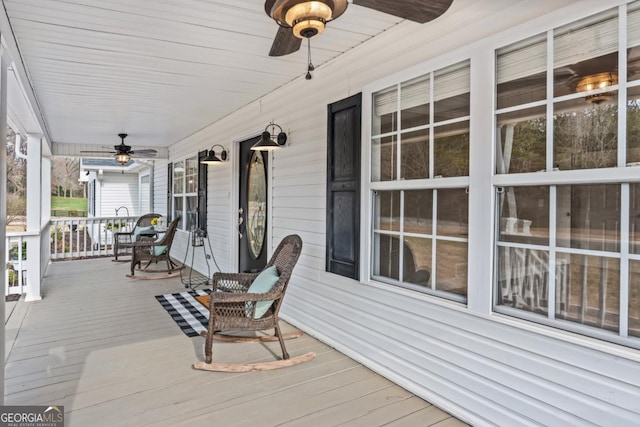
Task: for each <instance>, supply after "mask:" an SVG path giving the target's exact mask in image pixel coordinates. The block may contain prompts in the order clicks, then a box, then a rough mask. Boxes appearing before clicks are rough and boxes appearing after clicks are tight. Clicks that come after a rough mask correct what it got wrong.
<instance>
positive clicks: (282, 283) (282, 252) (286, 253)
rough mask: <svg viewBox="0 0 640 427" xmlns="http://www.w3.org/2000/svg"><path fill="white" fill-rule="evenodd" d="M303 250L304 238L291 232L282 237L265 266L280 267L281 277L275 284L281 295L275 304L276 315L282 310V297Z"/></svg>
mask: <svg viewBox="0 0 640 427" xmlns="http://www.w3.org/2000/svg"><path fill="white" fill-rule="evenodd" d="M301 252H302V239H301V238H300V236H298V235H297V234H291V235H289V236H287V237H285V238H284V239H282V241H281V242H280V244H279V245H278V247H277V248H276V250H275V251H274V252H273V255H272V256H271V259H270V260H269V262H268V263H267V265H266V267H265V268H268V267H271V266H272V265H275V266H276V268H277V269H278V274H279V278H278V281H277V282H276V284H275V286H274V290H276V291H277V292H278V293H279V294H280V297H279V298H277V299H276V303H275V305H274V311H275V314H276V315H277V314H278V311H279V310H280V304H281V303H282V298H283V297H284V293H285V291H286V290H287V286H288V285H289V279H290V278H291V274H292V273H293V267H295V265H296V262H298V258H299V257H300V253H301Z"/></svg>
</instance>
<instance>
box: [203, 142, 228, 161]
mask: <svg viewBox="0 0 640 427" xmlns="http://www.w3.org/2000/svg"><path fill="white" fill-rule="evenodd" d="M216 147H220V148H222V151H220V157H218V156H216V152H215V148H216ZM225 160H227V150H225V149H224V147H223V146H222V145H220V144H215V145H214V146H212V147H211V149H210V150H209V154H208V155H207V157H205V158H204V159H202V160H201V161H200V163H204V164H205V165H215V164H218V163H221V162H224V161H225Z"/></svg>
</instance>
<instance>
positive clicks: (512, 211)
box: [498, 186, 560, 245]
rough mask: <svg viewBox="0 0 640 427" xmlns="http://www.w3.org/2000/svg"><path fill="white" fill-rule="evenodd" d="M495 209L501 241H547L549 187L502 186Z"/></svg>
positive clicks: (541, 242)
mask: <svg viewBox="0 0 640 427" xmlns="http://www.w3.org/2000/svg"><path fill="white" fill-rule="evenodd" d="M498 212H499V218H500V235H499V237H498V239H499V240H500V241H501V242H514V243H527V244H534V245H548V244H549V187H546V186H543V187H505V188H504V189H503V191H502V193H501V194H499V199H498ZM559 221H560V220H559Z"/></svg>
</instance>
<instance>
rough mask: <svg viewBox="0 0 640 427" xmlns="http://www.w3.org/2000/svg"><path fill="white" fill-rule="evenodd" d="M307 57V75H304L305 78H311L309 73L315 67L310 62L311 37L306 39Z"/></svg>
mask: <svg viewBox="0 0 640 427" xmlns="http://www.w3.org/2000/svg"><path fill="white" fill-rule="evenodd" d="M307 58H308V60H309V65H308V66H307V75H306V76H305V77H304V78H305V79H307V80H311V79H312V78H313V76H312V75H311V72H312V71H313V70H315V69H316V67H314V66H313V64H312V63H311V39H310V38H309V39H307Z"/></svg>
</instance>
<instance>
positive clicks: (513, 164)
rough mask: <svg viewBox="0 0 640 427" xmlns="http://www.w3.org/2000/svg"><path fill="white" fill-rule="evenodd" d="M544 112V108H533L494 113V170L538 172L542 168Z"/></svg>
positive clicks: (543, 164)
mask: <svg viewBox="0 0 640 427" xmlns="http://www.w3.org/2000/svg"><path fill="white" fill-rule="evenodd" d="M545 114H546V108H545V107H535V108H527V109H525V110H519V111H513V112H511V113H505V114H499V115H498V117H497V119H498V129H497V132H496V136H497V138H498V139H497V141H496V142H497V143H496V148H497V150H496V155H497V159H496V160H497V161H496V167H497V172H498V173H501V174H502V173H524V172H538V171H541V170H544V169H545V168H546V162H547V155H546V152H547V149H546V147H547V143H546V141H547V120H546V116H545Z"/></svg>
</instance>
